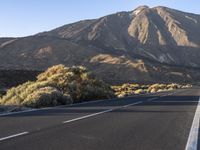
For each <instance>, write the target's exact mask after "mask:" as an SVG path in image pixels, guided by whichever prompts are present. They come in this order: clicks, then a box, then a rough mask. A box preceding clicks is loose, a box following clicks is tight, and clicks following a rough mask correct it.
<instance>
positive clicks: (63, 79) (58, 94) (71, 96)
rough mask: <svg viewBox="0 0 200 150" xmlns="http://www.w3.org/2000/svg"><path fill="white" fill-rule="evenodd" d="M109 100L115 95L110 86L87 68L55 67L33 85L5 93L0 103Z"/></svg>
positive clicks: (55, 102) (59, 103)
mask: <svg viewBox="0 0 200 150" xmlns="http://www.w3.org/2000/svg"><path fill="white" fill-rule="evenodd" d="M112 97H114V92H113V90H112V89H111V88H110V86H109V85H107V84H105V83H104V82H103V81H101V80H98V79H96V78H95V76H94V75H93V74H91V73H90V72H88V70H87V69H86V68H84V67H82V66H78V67H77V66H76V67H75V66H74V67H71V68H70V67H65V66H64V65H57V66H53V67H51V68H49V69H47V71H45V72H44V73H41V74H40V75H38V76H37V80H36V81H35V82H26V83H24V84H22V85H19V86H17V87H14V88H11V89H10V90H8V91H7V94H6V95H5V96H3V97H2V98H1V99H0V104H4V105H24V106H28V107H46V106H56V105H62V104H68V103H71V102H74V103H76V102H80V101H84V100H94V99H102V98H112Z"/></svg>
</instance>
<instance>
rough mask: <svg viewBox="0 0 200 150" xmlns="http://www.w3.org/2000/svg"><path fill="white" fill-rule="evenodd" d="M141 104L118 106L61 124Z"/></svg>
mask: <svg viewBox="0 0 200 150" xmlns="http://www.w3.org/2000/svg"><path fill="white" fill-rule="evenodd" d="M141 103H143V101H139V102H135V103H131V104H128V105H124V106H120V107H117V108H114V109H108V110H104V111H100V112H97V113H94V114H90V115H86V116H82V117H79V118H75V119H71V120H67V121H63V123H64V124H65V123H70V122H74V121H78V120H82V119H86V118H89V117H93V116H97V115H100V114H104V113H107V112H111V111H114V110H117V109H120V108H125V107H129V106H133V105H137V104H141Z"/></svg>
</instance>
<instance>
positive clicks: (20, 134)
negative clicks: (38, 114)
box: [0, 132, 28, 141]
mask: <svg viewBox="0 0 200 150" xmlns="http://www.w3.org/2000/svg"><path fill="white" fill-rule="evenodd" d="M25 134H28V132H22V133H18V134H14V135H10V136H7V137H3V138H0V141H4V140H7V139H11V138H14V137H17V136H22V135H25Z"/></svg>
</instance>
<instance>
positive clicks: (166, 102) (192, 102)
mask: <svg viewBox="0 0 200 150" xmlns="http://www.w3.org/2000/svg"><path fill="white" fill-rule="evenodd" d="M154 102H156V103H157V102H158V103H160V102H163V103H168V102H169V103H197V102H198V101H162V100H161V101H154Z"/></svg>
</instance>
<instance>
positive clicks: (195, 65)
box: [0, 6, 200, 83]
mask: <svg viewBox="0 0 200 150" xmlns="http://www.w3.org/2000/svg"><path fill="white" fill-rule="evenodd" d="M199 35H200V15H196V14H191V13H186V12H181V11H178V10H174V9H170V8H166V7H154V8H149V7H147V6H140V7H138V8H136V9H135V10H133V11H130V12H119V13H116V14H111V15H108V16H105V17H102V18H99V19H93V20H83V21H79V22H76V23H73V24H68V25H65V26H62V27H59V28H57V29H54V30H52V31H49V32H42V33H39V34H36V35H34V36H30V37H24V38H3V39H0V69H20V70H21V69H23V70H44V69H46V68H47V67H49V66H52V65H56V64H60V63H62V64H65V65H67V66H72V65H84V66H87V67H88V68H90V69H92V70H94V72H95V73H96V75H97V76H99V77H101V78H102V79H104V80H106V81H108V82H111V83H118V82H121V83H122V82H173V81H178V82H183V81H184V82H194V81H196V80H200V79H199V78H198V77H199V75H200V69H199V68H200V61H199V58H200V38H199Z"/></svg>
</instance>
